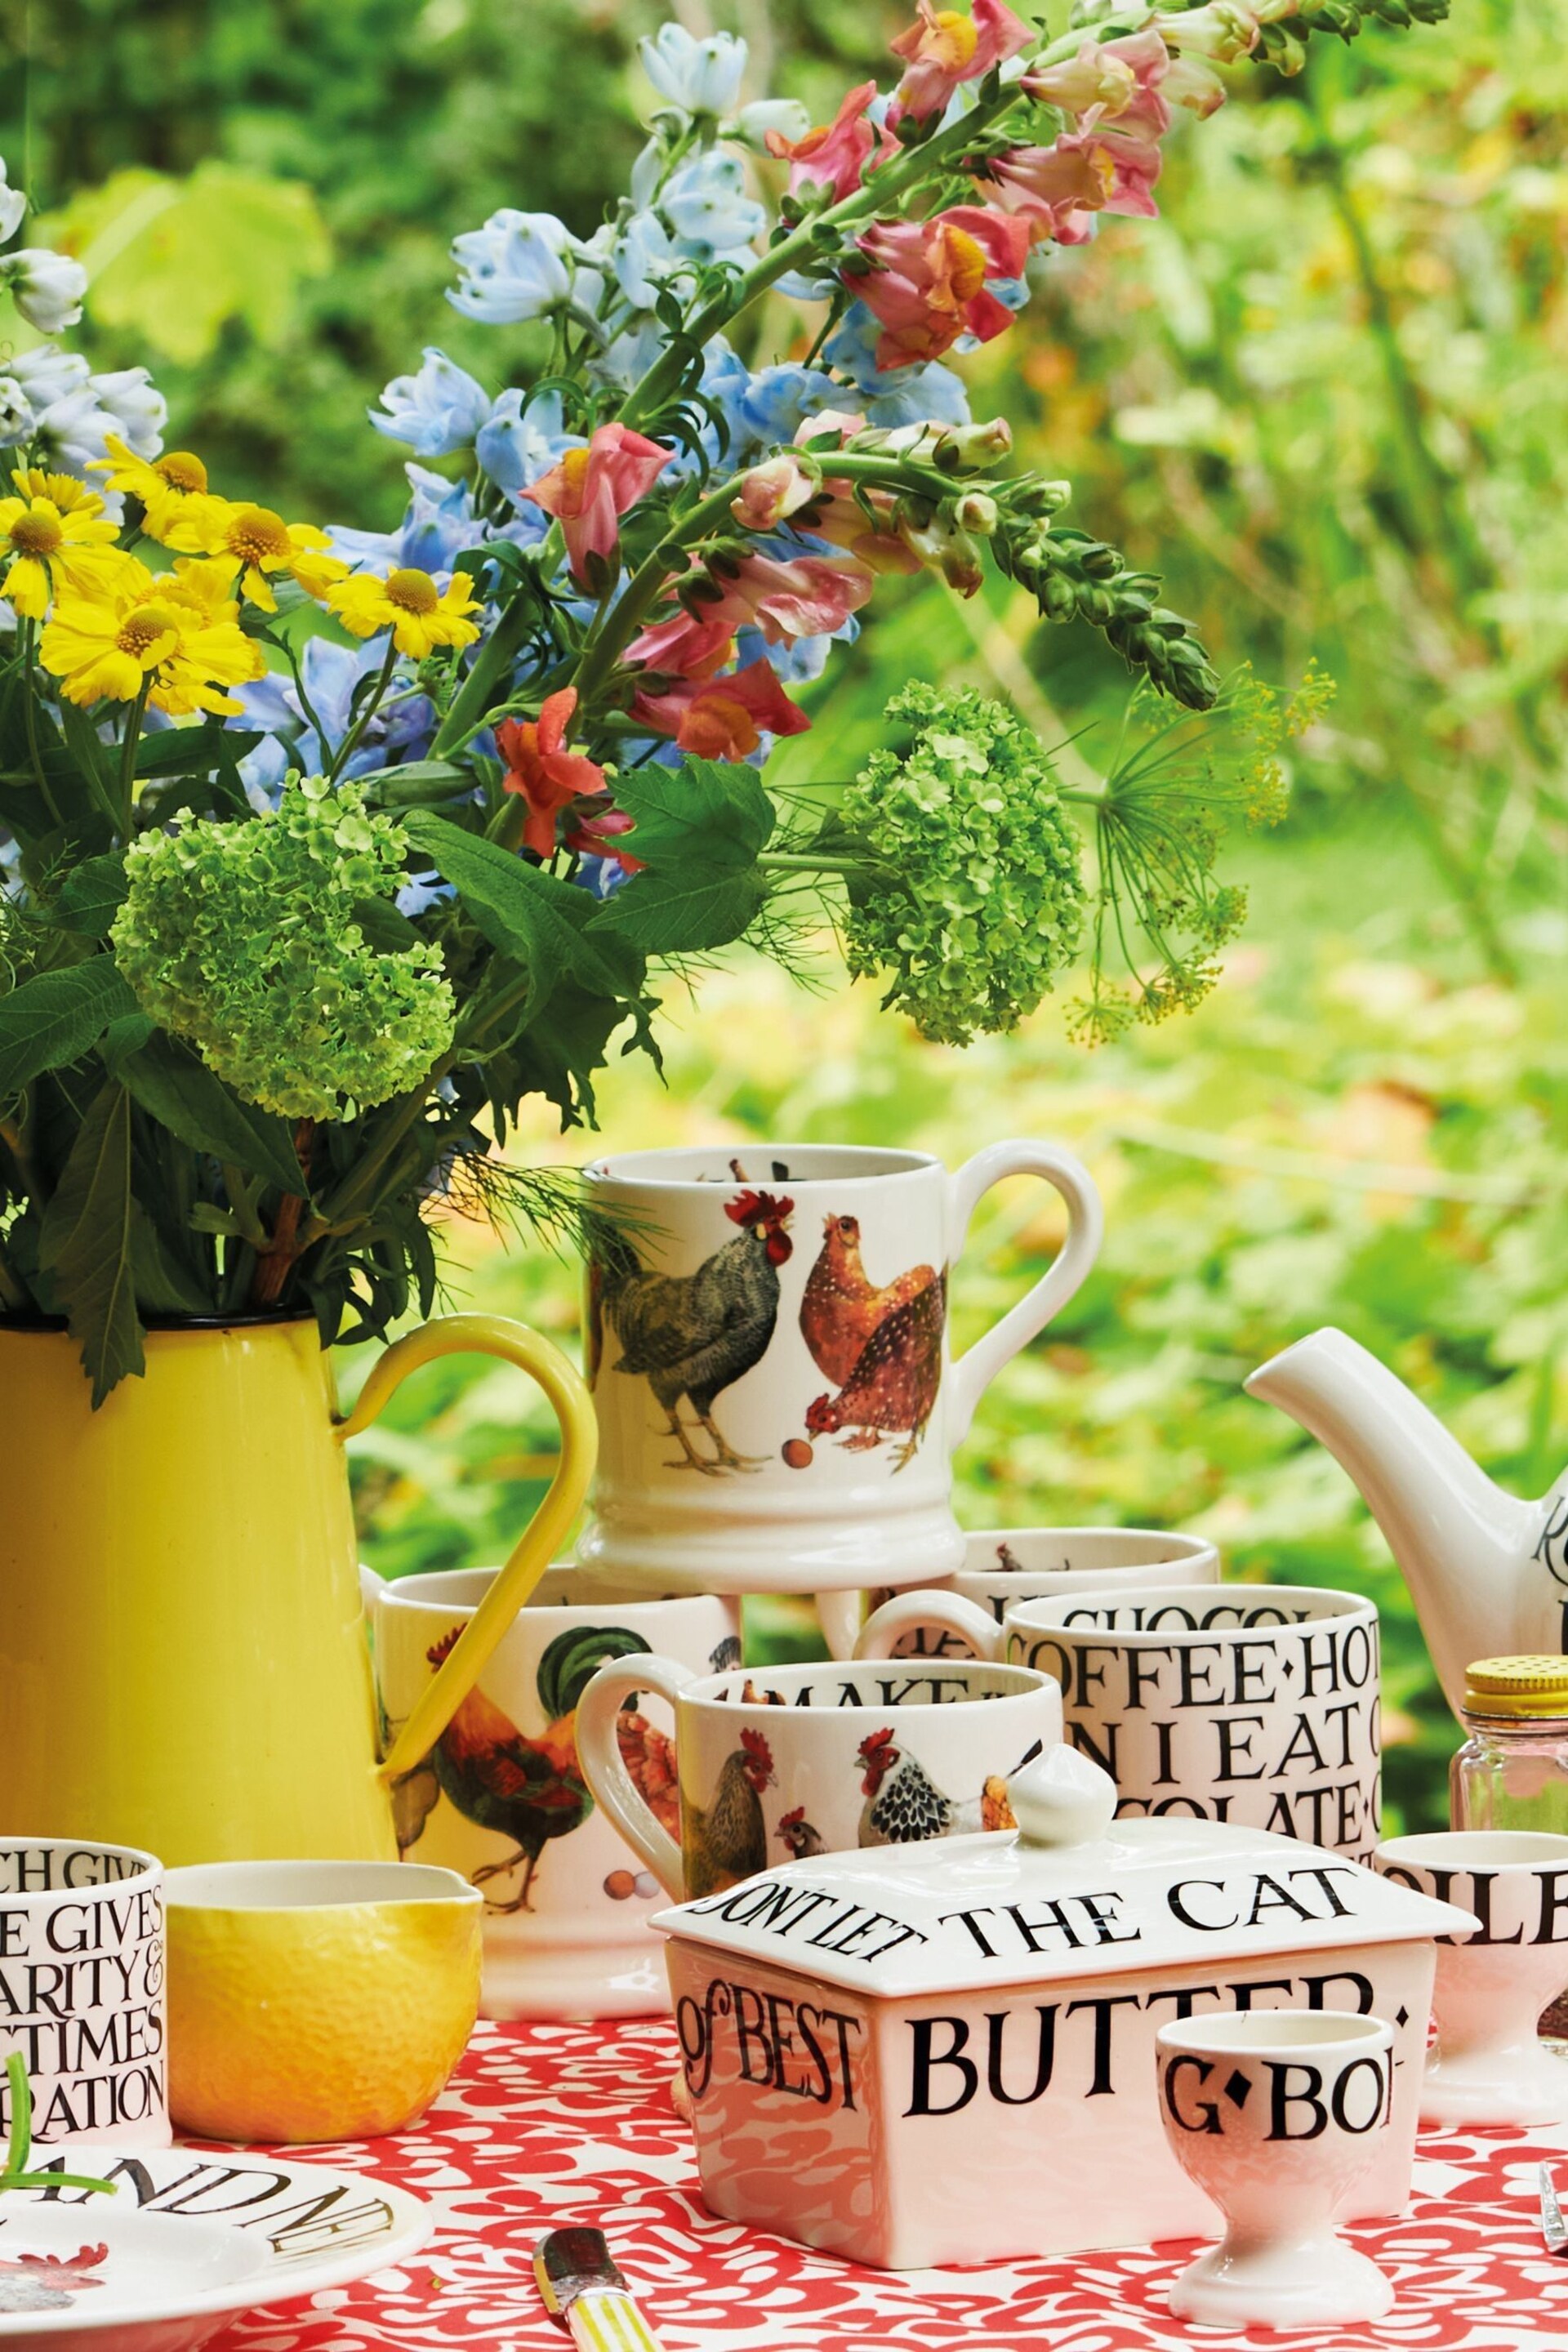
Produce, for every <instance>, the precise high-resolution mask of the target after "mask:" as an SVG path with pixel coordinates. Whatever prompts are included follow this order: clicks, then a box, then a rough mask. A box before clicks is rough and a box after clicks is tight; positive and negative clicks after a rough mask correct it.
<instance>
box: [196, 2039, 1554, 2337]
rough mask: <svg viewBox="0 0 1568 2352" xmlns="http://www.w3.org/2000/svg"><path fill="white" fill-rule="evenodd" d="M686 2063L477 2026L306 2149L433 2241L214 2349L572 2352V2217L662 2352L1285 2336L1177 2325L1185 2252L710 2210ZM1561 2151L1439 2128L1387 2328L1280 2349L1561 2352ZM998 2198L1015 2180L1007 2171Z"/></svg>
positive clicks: (1376, 2244) (1370, 2232)
mask: <svg viewBox="0 0 1568 2352" xmlns="http://www.w3.org/2000/svg"><path fill="white" fill-rule="evenodd" d="M675 2063H676V2044H675V2035H674V2032H673V2029H672V2028H671V2027H670V2026H669V2024H668V2022H667V2021H664V2020H662V2019H657V2018H648V2019H635V2020H631V2021H622V2022H619V2023H616V2024H605V2025H595V2026H586V2025H537V2026H526V2027H520V2026H510V2027H507V2026H496V2025H485V2026H481V2027H480V2028H479V2033H478V2035H477V2036H476V2038H475V2041H474V2043H473V2046H472V2047H471V2049H470V2050H469V2052H468V2056H467V2058H466V2059H465V2060H464V2062H463V2064H462V2067H461V2068H460V2070H459V2071H458V2074H457V2075H456V2077H455V2078H454V2080H453V2082H452V2083H451V2084H449V2086H448V2087H447V2091H446V2093H445V2095H443V2096H442V2098H441V2099H440V2100H439V2101H438V2102H437V2105H436V2106H435V2107H434V2108H433V2109H432V2110H431V2112H430V2114H429V2115H428V2116H426V2120H425V2122H424V2123H423V2124H422V2125H421V2126H420V2127H419V2128H418V2129H417V2130H416V2131H412V2132H407V2133H405V2134H404V2135H402V2136H401V2137H398V2138H396V2139H388V2140H378V2141H374V2142H372V2143H369V2144H366V2145H363V2146H360V2147H349V2148H331V2149H328V2148H322V2149H321V2150H318V2151H313V2152H314V2153H316V2154H318V2155H319V2156H320V2157H321V2160H322V2161H324V2162H330V2163H332V2164H337V2165H342V2166H344V2167H353V2168H355V2169H358V2170H363V2171H374V2172H378V2173H380V2174H382V2175H384V2178H385V2179H389V2180H394V2181H396V2182H399V2183H400V2184H401V2185H402V2186H403V2187H404V2188H405V2189H413V2190H414V2191H415V2192H416V2194H418V2195H419V2196H421V2197H425V2198H427V2199H428V2200H430V2201H431V2203H432V2204H434V2205H436V2206H437V2208H438V2209H439V2211H440V2214H441V2222H440V2228H439V2231H438V2232H437V2236H436V2238H435V2240H434V2242H433V2243H432V2245H431V2246H430V2248H429V2249H428V2250H427V2252H425V2253H424V2254H422V2255H421V2256H420V2257H419V2259H418V2261H417V2262H416V2263H413V2264H411V2265H409V2266H408V2267H407V2268H405V2269H402V2270H389V2271H383V2272H381V2273H379V2274H378V2275H377V2276H376V2277H375V2278H374V2279H367V2280H365V2281H364V2282H363V2284H360V2285H358V2286H354V2287H346V2288H342V2289H340V2290H338V2291H336V2292H334V2293H331V2294H321V2295H318V2296H316V2297H315V2299H314V2300H313V2301H312V2302H310V2303H308V2304H303V2305H293V2306H292V2307H290V2308H288V2309H280V2310H277V2311H272V2312H255V2313H252V2314H251V2315H248V2316H247V2317H246V2318H244V2319H241V2320H238V2321H236V2322H234V2323H233V2324H231V2325H230V2326H228V2327H226V2329H225V2330H224V2331H223V2333H222V2335H221V2336H217V2337H216V2338H214V2340H213V2352H450V2347H476V2346H481V2345H482V2346H484V2347H486V2352H535V2347H537V2352H545V2347H560V2346H562V2345H563V2343H564V2341H565V2338H564V2337H563V2336H561V2335H560V2334H559V2332H558V2331H557V2330H556V2328H555V2327H554V2326H553V2325H552V2322H551V2321H550V2320H549V2319H547V2318H546V2317H545V2315H544V2313H543V2311H542V2307H541V2305H540V2303H539V2299H538V2296H537V2294H535V2291H534V2286H533V2281H532V2275H531V2270H530V2257H531V2252H532V2250H533V2247H534V2245H535V2243H536V2242H537V2241H538V2240H539V2239H540V2238H541V2237H542V2235H543V2233H544V2232H545V2231H546V2230H549V2229H552V2228H555V2227H558V2226H560V2225H562V2224H563V2223H565V2222H567V2221H591V2222H594V2223H595V2224H596V2225H597V2226H598V2227H599V2228H600V2229H602V2230H603V2231H605V2234H606V2235H607V2237H608V2238H609V2240H610V2243H611V2245H612V2246H613V2248H614V2249H615V2251H616V2255H617V2257H618V2258H619V2261H620V2263H621V2266H622V2268H623V2269H624V2270H625V2271H626V2274H627V2276H628V2278H629V2279H630V2280H631V2281H632V2283H633V2284H634V2286H635V2287H636V2289H637V2292H638V2294H639V2295H640V2297H641V2299H642V2302H643V2305H644V2308H645V2310H646V2311H647V2315H648V2318H649V2320H650V2322H651V2324H652V2325H653V2327H654V2329H655V2332H656V2333H657V2334H658V2336H659V2339H660V2341H661V2343H662V2344H663V2345H664V2346H665V2347H667V2352H851V2347H877V2352H887V2347H899V2352H938V2347H950V2346H952V2347H957V2346H964V2345H970V2344H973V2343H976V2342H982V2341H983V2342H985V2343H988V2344H992V2345H999V2346H1002V2347H1006V2352H1149V2347H1172V2346H1178V2345H1185V2346H1188V2347H1192V2346H1194V2345H1200V2346H1201V2345H1204V2344H1214V2345H1218V2344H1221V2343H1224V2344H1227V2345H1229V2344H1235V2345H1242V2344H1257V2345H1258V2346H1260V2347H1261V2346H1266V2345H1269V2344H1274V2345H1276V2346H1278V2344H1279V2338H1278V2337H1277V2336H1269V2335H1268V2334H1267V2333H1264V2332H1258V2333H1256V2334H1253V2333H1250V2332H1249V2333H1248V2334H1247V2335H1245V2336H1238V2335H1229V2336H1223V2337H1221V2336H1215V2334H1214V2332H1213V2331H1212V2330H1188V2329H1186V2328H1184V2327H1183V2326H1180V2325H1179V2324H1178V2323H1177V2322H1176V2321H1174V2320H1173V2319H1172V2317H1171V2315H1170V2313H1169V2311H1168V2309H1167V2306H1166V2297H1167V2294H1168V2291H1169V2288H1170V2283H1171V2280H1172V2278H1173V2275H1174V2274H1175V2273H1176V2271H1177V2270H1178V2269H1179V2268H1180V2267H1181V2265H1182V2263H1184V2262H1185V2261H1186V2260H1188V2259H1190V2256H1191V2253H1192V2248H1191V2246H1190V2245H1186V2244H1176V2243H1170V2244H1165V2245H1161V2246H1156V2247H1152V2248H1149V2247H1140V2248H1136V2249H1134V2250H1132V2251H1130V2252H1121V2253H1109V2254H1106V2253H1100V2254H1081V2255H1076V2256H1072V2257H1067V2258H1058V2259H1057V2260H1055V2261H1050V2262H1020V2263H988V2264H986V2265H984V2267H982V2268H978V2269H974V2270H944V2271H904V2272H896V2273H889V2272H883V2271H866V2270H860V2269H858V2268H857V2267H856V2266H854V2265H853V2264H850V2263H842V2262H838V2261H836V2260H833V2259H832V2258H830V2257H828V2256H826V2255H820V2254H811V2253H807V2252H805V2251H804V2250H803V2249H801V2248H800V2247H797V2246H793V2245H788V2244H785V2243H784V2242H783V2241H782V2240H780V2239H777V2238H770V2237H763V2236H760V2235H758V2234H757V2233H756V2232H754V2231H745V2230H742V2229H739V2228H737V2227H736V2226H735V2225H734V2224H733V2223H731V2222H728V2221H716V2220H715V2219H714V2217H713V2216H712V2215H711V2214H710V2212H709V2211H708V2210H707V2208H706V2207H705V2206H704V2204H703V2202H702V2199H701V2196H700V2192H699V2189H698V2186H697V2167H696V2161H695V2158H694V2156H693V2153H692V2148H691V2143H690V2139H689V2135H688V2133H687V2131H686V2128H685V2126H683V2125H682V2124H681V2122H680V2121H679V2117H678V2116H676V2115H675V2113H674V2111H673V2109H672V2107H671V2105H670V2100H669V2083H670V2078H671V2076H672V2074H673V2073H674V2071H675ZM298 2152H299V2151H297V2153H298ZM1565 2152H1568V2131H1564V2130H1553V2131H1550V2132H1543V2133H1540V2134H1535V2135H1531V2136H1530V2137H1524V2136H1522V2135H1520V2134H1516V2133H1511V2132H1502V2131H1472V2132H1433V2133H1430V2134H1428V2135H1426V2136H1425V2137H1423V2139H1422V2141H1421V2144H1420V2148H1419V2152H1418V2155H1417V2159H1416V2170H1415V2202H1414V2205H1413V2207H1412V2210H1411V2211H1410V2212H1409V2214H1407V2215H1406V2216H1405V2218H1403V2219H1402V2220H1400V2221H1388V2222H1384V2223H1380V2224H1373V2225H1370V2226H1367V2227H1363V2228H1358V2229H1357V2230H1356V2231H1354V2232H1353V2233H1352V2234H1353V2237H1354V2240H1355V2242H1356V2243H1357V2244H1358V2245H1359V2246H1361V2247H1362V2248H1363V2250H1364V2251H1365V2252H1368V2253H1370V2254H1372V2255H1373V2256H1374V2257H1375V2258H1376V2259H1377V2261H1379V2262H1380V2263H1382V2264H1383V2265H1384V2268H1385V2270H1386V2271H1387V2272H1388V2273H1389V2275H1390V2277H1391V2278H1392V2279H1393V2280H1394V2286H1395V2291H1396V2297H1397V2299H1396V2302H1395V2305H1394V2311H1393V2312H1392V2314H1391V2315H1390V2316H1389V2317H1388V2319H1387V2320H1385V2321H1384V2323H1383V2325H1382V2326H1378V2327H1356V2328H1344V2327H1335V2328H1331V2329H1324V2330H1321V2331H1317V2332H1313V2333H1310V2334H1303V2335H1293V2336H1290V2337H1289V2338H1288V2339H1286V2340H1287V2341H1288V2342H1289V2343H1290V2344H1292V2345H1300V2346H1302V2347H1330V2346H1331V2347H1333V2352H1350V2347H1357V2346H1365V2347H1372V2346H1384V2347H1404V2352H1428V2347H1431V2352H1515V2347H1530V2352H1536V2347H1553V2352H1568V2261H1556V2260H1553V2259H1552V2258H1550V2257H1548V2256H1547V2255H1546V2254H1545V2253H1544V2252H1543V2251H1542V2242H1541V2233H1540V2229H1539V2225H1538V2207H1537V2199H1536V2180H1535V2168H1536V2166H1537V2164H1538V2163H1539V2162H1540V2161H1541V2159H1542V2157H1543V2156H1552V2155H1554V2154H1555V2155H1563V2154H1564V2153H1565ZM1064 2154H1067V2155H1068V2160H1070V2153H1069V2152H1064ZM1563 2186H1564V2188H1565V2189H1568V2172H1565V2174H1564V2178H1563ZM997 2194H998V2195H999V2196H1005V2194H1006V2184H1005V2181H999V2182H998V2183H997Z"/></svg>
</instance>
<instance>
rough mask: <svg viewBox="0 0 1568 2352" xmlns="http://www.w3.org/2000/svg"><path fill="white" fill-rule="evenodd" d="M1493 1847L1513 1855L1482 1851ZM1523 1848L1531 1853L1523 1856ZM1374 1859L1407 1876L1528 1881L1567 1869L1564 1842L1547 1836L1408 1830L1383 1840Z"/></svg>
mask: <svg viewBox="0 0 1568 2352" xmlns="http://www.w3.org/2000/svg"><path fill="white" fill-rule="evenodd" d="M1498 1846H1511V1847H1512V1849H1513V1852H1512V1853H1511V1855H1510V1854H1507V1853H1503V1854H1498V1853H1487V1852H1484V1851H1482V1849H1484V1848H1496V1847H1498ZM1527 1847H1528V1848H1531V1849H1532V1851H1531V1852H1525V1851H1524V1849H1525V1848H1527ZM1373 1861H1374V1863H1377V1862H1397V1863H1401V1864H1404V1865H1405V1867H1406V1868H1407V1869H1411V1870H1430V1871H1448V1872H1450V1873H1458V1874H1468V1873H1470V1872H1472V1871H1476V1870H1484V1871H1485V1872H1486V1873H1487V1874H1489V1876H1493V1877H1495V1876H1498V1875H1500V1874H1503V1873H1505V1872H1506V1873H1510V1874H1519V1875H1521V1876H1529V1875H1531V1874H1533V1873H1534V1872H1536V1871H1538V1870H1565V1869H1568V1837H1560V1836H1558V1835H1556V1834H1555V1833H1554V1832H1552V1831H1550V1830H1412V1831H1411V1832H1410V1833H1409V1834H1408V1836H1405V1837H1396V1838H1384V1841H1383V1843H1381V1844H1380V1845H1378V1846H1377V1847H1375V1848H1374V1849H1373Z"/></svg>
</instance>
